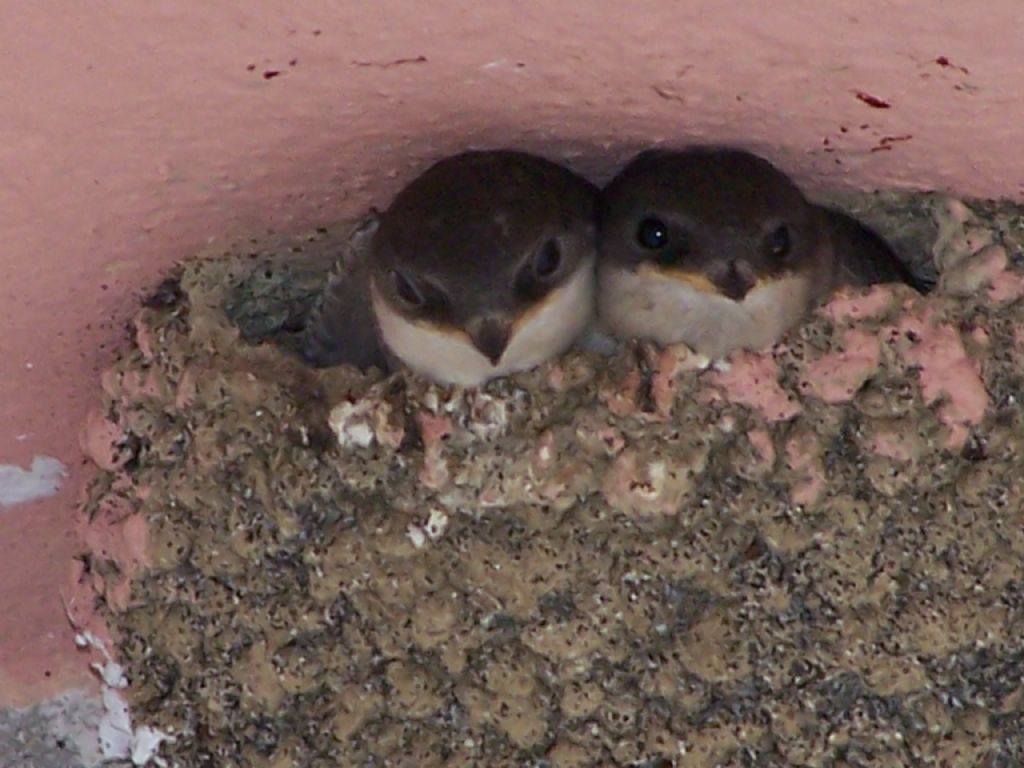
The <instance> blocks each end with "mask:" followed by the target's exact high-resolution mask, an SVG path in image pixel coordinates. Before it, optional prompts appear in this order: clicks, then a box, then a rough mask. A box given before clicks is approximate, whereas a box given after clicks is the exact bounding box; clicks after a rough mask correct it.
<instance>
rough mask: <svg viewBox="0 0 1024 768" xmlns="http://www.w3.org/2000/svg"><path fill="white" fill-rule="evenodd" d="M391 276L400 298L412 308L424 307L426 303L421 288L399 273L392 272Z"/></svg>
mask: <svg viewBox="0 0 1024 768" xmlns="http://www.w3.org/2000/svg"><path fill="white" fill-rule="evenodd" d="M391 275H392V279H393V280H394V281H395V293H397V294H398V298H400V299H401V300H402V301H404V302H405V303H406V304H408V305H409V306H411V307H417V308H418V307H422V306H423V305H424V304H425V303H426V299H424V298H423V294H422V293H420V290H419V288H417V287H416V285H415V284H414V283H413V282H412V280H410V279H409V278H407V277H406V276H405V275H403V274H402V273H401V272H397V271H395V272H392V273H391Z"/></svg>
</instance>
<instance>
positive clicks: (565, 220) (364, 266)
mask: <svg viewBox="0 0 1024 768" xmlns="http://www.w3.org/2000/svg"><path fill="white" fill-rule="evenodd" d="M596 197H597V190H596V188H595V187H593V185H591V184H590V182H588V181H586V180H584V179H583V178H581V177H579V176H577V175H576V174H574V173H573V172H571V171H569V170H568V169H566V168H563V167H562V166H560V165H557V164H555V163H553V162H550V161H548V160H545V159H543V158H540V157H536V156H533V155H529V154H526V153H522V152H514V151H504V150H503V151H480V152H466V153H463V154H459V155H455V156H453V157H449V158H447V159H445V160H441V161H440V162H438V163H436V164H434V165H433V166H431V167H430V168H429V169H427V171H426V172H425V173H423V174H422V175H421V176H419V177H418V178H416V179H415V180H413V181H412V183H410V184H409V185H408V186H407V187H406V188H405V189H403V190H402V191H401V192H400V193H399V194H398V196H397V197H396V198H395V200H394V201H393V202H392V203H391V205H390V206H389V207H388V209H387V210H386V211H384V213H383V214H381V215H380V216H379V217H374V218H371V220H370V221H369V222H368V223H367V225H366V226H365V227H364V228H363V230H362V232H361V233H357V236H356V238H355V240H354V243H355V246H354V249H353V252H352V253H351V254H350V257H349V258H348V259H347V260H346V262H347V263H346V264H343V265H342V268H341V269H340V270H339V271H338V272H337V273H336V274H335V275H334V276H333V277H332V279H331V280H330V282H329V284H328V286H327V288H326V290H325V292H324V294H323V296H322V299H321V302H320V306H319V308H318V310H317V311H316V312H315V313H314V315H313V317H312V319H311V322H310V324H309V326H308V328H307V332H306V343H305V354H306V358H307V360H309V361H310V362H312V363H313V364H315V365H319V366H327V365H337V364H340V363H349V364H353V365H356V366H358V367H360V368H364V369H366V368H369V367H372V366H376V367H380V368H392V367H394V365H395V363H396V361H399V362H401V363H402V364H404V365H406V366H408V367H409V368H411V369H412V370H414V371H417V372H418V373H420V374H423V375H425V376H427V377H429V378H432V379H434V380H436V381H439V382H442V383H451V384H458V385H463V386H476V385H479V384H482V383H484V382H485V381H487V380H488V379H491V378H495V377H498V376H503V375H506V374H509V373H512V372H515V371H521V370H526V369H529V368H532V367H534V366H536V365H539V364H540V363H543V362H545V361H546V360H548V359H550V358H552V357H554V356H556V355H558V354H560V353H561V352H563V351H565V350H566V349H567V348H568V347H569V346H571V345H572V343H573V342H574V341H575V340H576V339H577V337H578V336H579V335H580V334H581V333H582V332H583V331H584V330H585V329H586V328H587V327H588V326H589V325H590V323H591V321H592V319H593V315H594V292H595V267H594V265H595V261H596V231H595V230H596V224H595V213H594V208H595V202H596Z"/></svg>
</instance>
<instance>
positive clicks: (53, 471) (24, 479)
mask: <svg viewBox="0 0 1024 768" xmlns="http://www.w3.org/2000/svg"><path fill="white" fill-rule="evenodd" d="M66 475H67V467H65V466H64V465H63V464H61V463H60V462H59V461H57V460H56V459H54V458H52V457H50V456H36V457H35V458H34V459H32V466H31V468H29V469H22V468H21V467H19V466H17V465H16V464H0V507H10V506H13V505H14V504H24V503H25V502H27V501H35V500H36V499H44V498H46V497H47V496H52V495H53V494H55V493H56V492H57V490H58V489H59V488H60V485H61V481H62V480H63V479H64V477H65V476H66Z"/></svg>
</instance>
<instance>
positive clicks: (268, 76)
mask: <svg viewBox="0 0 1024 768" xmlns="http://www.w3.org/2000/svg"><path fill="white" fill-rule="evenodd" d="M280 74H281V73H280V72H279V71H278V70H276V69H268V70H265V71H264V72H263V79H264V80H273V79H274V78H275V77H277V76H278V75H280Z"/></svg>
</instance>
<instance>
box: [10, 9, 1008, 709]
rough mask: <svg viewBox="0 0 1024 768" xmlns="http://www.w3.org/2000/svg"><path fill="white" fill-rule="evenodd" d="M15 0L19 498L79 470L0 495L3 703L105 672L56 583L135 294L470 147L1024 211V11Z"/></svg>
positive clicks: (382, 197)
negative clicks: (711, 162) (690, 147)
mask: <svg viewBox="0 0 1024 768" xmlns="http://www.w3.org/2000/svg"><path fill="white" fill-rule="evenodd" d="M3 6H4V7H3V8H2V9H0V18H3V23H2V24H0V329H2V331H3V333H2V334H0V465H12V466H9V467H7V468H6V470H0V484H2V483H3V482H4V480H3V478H4V477H6V478H8V481H9V482H13V481H12V480H11V478H15V479H16V480H17V481H18V482H21V481H24V480H26V477H25V475H24V474H22V475H17V472H16V467H15V466H14V465H18V466H21V467H23V468H27V467H28V466H29V464H30V463H31V461H32V458H33V457H34V456H37V455H38V456H47V457H54V458H56V459H58V460H59V461H60V462H62V463H63V464H64V465H66V466H67V472H68V474H67V476H66V477H65V478H63V480H62V482H63V484H62V485H61V488H60V490H59V491H58V492H57V493H56V495H54V496H51V497H49V498H46V499H44V500H39V501H34V502H31V501H30V502H25V503H20V504H13V505H9V506H6V507H5V506H0V605H2V606H4V610H3V611H2V612H0V704H8V705H20V704H25V703H27V702H30V701H33V700H37V699H40V698H43V697H45V696H49V695H51V694H54V693H56V692H58V691H60V690H63V689H65V688H68V687H71V686H74V685H77V684H80V683H82V682H84V681H85V679H86V671H85V670H84V668H82V666H81V659H79V658H76V657H75V655H74V653H73V650H72V647H71V645H70V638H69V634H68V632H67V628H66V625H65V622H64V617H63V612H62V609H61V605H60V600H59V596H58V594H57V590H58V589H59V588H60V587H61V586H62V585H63V583H64V580H65V578H66V574H67V570H68V560H69V558H70V557H71V556H72V555H73V553H74V552H75V548H76V544H75V542H74V540H73V537H72V536H71V535H70V532H69V529H68V526H69V521H70V517H71V512H72V509H73V506H74V504H75V501H76V499H77V498H78V494H79V493H80V490H81V487H82V485H83V483H84V481H85V480H86V478H87V477H88V473H89V470H88V467H87V466H84V465H83V463H82V459H81V457H80V452H79V449H78V447H77V442H76V434H77V431H78V428H79V426H80V424H81V423H82V421H83V419H84V415H85V412H86V409H87V407H88V406H89V405H90V404H91V402H93V399H94V397H95V393H96V390H97V371H98V370H99V369H100V368H101V367H102V366H103V365H104V363H105V362H107V361H108V360H109V359H110V356H111V354H113V352H114V350H116V348H117V345H118V343H119V341H120V339H121V338H122V337H123V333H124V331H123V324H124V321H125V319H126V318H127V317H128V316H129V315H130V314H131V313H132V309H133V305H134V303H135V301H136V298H137V296H138V294H139V292H140V290H141V289H143V288H144V287H145V286H149V285H153V284H154V283H155V282H156V281H157V279H158V276H159V274H160V272H161V270H163V269H164V268H166V267H167V266H169V265H170V264H172V263H173V262H174V261H175V260H176V259H178V258H180V257H181V256H183V255H185V254H188V253H189V252H190V251H193V250H195V249H197V248H199V247H200V246H202V245H204V244H206V243H207V242H208V241H209V240H210V239H216V238H229V237H231V236H237V235H241V234H246V233H258V232H261V231H263V230H264V229H266V228H268V227H273V228H277V229H289V228H301V227H304V226H307V225H309V224H315V223H318V222H323V221H327V220H331V219H336V218H340V217H343V216H346V215H350V214H354V213H357V212H359V211H362V210H363V209H365V208H366V207H367V206H368V205H370V204H377V205H382V204H385V203H386V202H387V200H388V198H389V196H390V195H391V194H393V193H394V192H395V191H396V189H397V187H398V186H400V185H401V184H402V183H404V182H405V181H406V180H407V179H408V178H410V176H411V175H412V174H413V173H414V172H415V171H416V170H417V169H419V168H420V167H422V165H423V164H424V163H425V162H426V161H427V160H429V159H433V158H435V157H437V156H439V155H441V154H444V153H446V152H449V151H452V150H456V149H460V148H465V147H468V146H497V145H512V146H519V147H524V148H530V149H536V150H540V151H543V152H545V153H547V154H549V155H551V156H553V157H558V158H563V159H567V160H569V161H571V162H572V163H573V164H574V165H575V166H576V167H577V168H579V169H581V170H583V171H585V172H587V173H590V174H591V175H592V176H593V177H594V178H595V179H596V180H600V179H602V178H605V177H606V176H607V174H608V172H610V171H611V170H613V169H614V167H615V166H616V164H617V163H619V162H620V161H621V160H623V159H624V158H625V157H626V156H627V155H628V154H629V153H631V152H633V151H634V150H635V149H637V148H639V147H641V146H644V145H647V144H650V143H652V142H661V141H667V142H676V143H685V142H686V141H688V140H710V141H718V142H734V143H740V144H743V145H747V146H749V147H752V148H755V149H759V150H761V151H762V152H764V153H765V154H767V155H769V156H770V157H772V158H773V159H775V160H776V161H778V162H780V163H781V164H782V165H783V166H784V167H786V168H788V169H789V170H791V171H793V172H795V173H796V175H797V176H798V178H799V179H800V180H801V181H803V182H805V183H807V184H809V185H811V186H818V185H822V184H827V185H856V186H860V187H875V186H882V185H901V186H906V185H911V186H920V187H949V188H953V189H956V190H958V191H959V192H962V193H968V194H973V195H982V196H999V195H1005V196H1012V197H1024V151H1022V148H1024V85H1022V75H1021V73H1022V72H1024V37H1022V32H1021V20H1020V3H1019V2H1018V1H1017V0H988V1H987V2H985V3H984V4H977V3H953V2H936V1H935V0H912V1H907V2H901V3H895V2H891V0H830V1H828V2H818V3H809V2H803V0H774V2H771V3H767V2H763V1H762V2H743V1H737V2H731V3H722V2H719V0H706V1H698V0H689V1H685V2H678V1H676V0H659V1H658V2H637V3H625V2H623V1H622V0H588V2H577V3H570V2H556V1H554V0H547V1H546V2H545V1H544V0H529V1H527V0H524V1H522V2H505V3H502V2H488V3H482V2H478V1H477V0H431V2H413V1H412V0H408V1H407V2H401V1H400V0H375V1H374V2H342V1H340V0H336V1H335V2H324V1H323V0H289V2H284V1H283V0H277V1H274V2H271V1H269V0H264V1H263V2H252V1H251V0H247V1H246V2H242V1H241V0H221V2H217V3H208V2H200V1H198V0H152V1H151V2H137V0H110V1H109V2H106V3H103V4H101V5H90V4H83V3H81V2H76V1H74V0H49V2H40V3H25V2H15V1H14V0H6V2H4V3H3ZM51 469H52V467H51ZM4 472H6V473H7V474H6V475H5V474H4ZM15 475H17V476H16V477H15ZM51 479H52V478H51ZM56 479H57V480H60V478H59V477H58V478H56ZM28 480H29V481H31V478H28ZM2 498H3V497H2V495H0V504H2Z"/></svg>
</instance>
